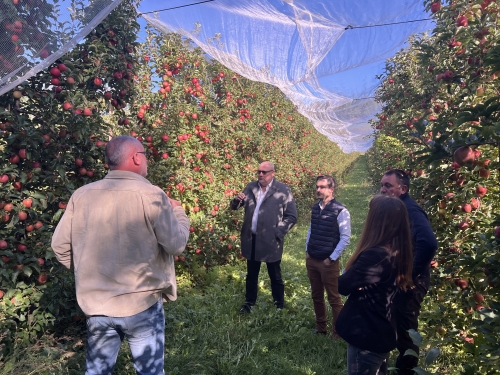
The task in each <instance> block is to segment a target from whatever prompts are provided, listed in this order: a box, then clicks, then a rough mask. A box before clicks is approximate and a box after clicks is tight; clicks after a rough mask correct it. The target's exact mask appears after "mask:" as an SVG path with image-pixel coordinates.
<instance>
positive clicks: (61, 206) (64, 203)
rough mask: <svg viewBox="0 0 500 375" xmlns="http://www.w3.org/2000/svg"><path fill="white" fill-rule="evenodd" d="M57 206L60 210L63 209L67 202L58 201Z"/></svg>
mask: <svg viewBox="0 0 500 375" xmlns="http://www.w3.org/2000/svg"><path fill="white" fill-rule="evenodd" d="M58 206H59V208H60V209H61V210H65V209H66V207H67V206H68V204H67V203H66V202H59V205H58Z"/></svg>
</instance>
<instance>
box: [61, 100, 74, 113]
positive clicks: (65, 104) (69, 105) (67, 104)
mask: <svg viewBox="0 0 500 375" xmlns="http://www.w3.org/2000/svg"><path fill="white" fill-rule="evenodd" d="M71 108H73V104H71V103H70V102H65V103H64V104H63V109H64V110H65V111H69V110H70V109H71Z"/></svg>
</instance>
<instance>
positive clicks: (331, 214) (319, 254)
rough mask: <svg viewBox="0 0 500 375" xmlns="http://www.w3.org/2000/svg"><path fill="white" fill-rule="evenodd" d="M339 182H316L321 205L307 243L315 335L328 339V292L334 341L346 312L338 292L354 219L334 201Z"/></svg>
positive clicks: (325, 178)
mask: <svg viewBox="0 0 500 375" xmlns="http://www.w3.org/2000/svg"><path fill="white" fill-rule="evenodd" d="M334 193H335V180H334V178H333V177H332V176H328V175H324V176H318V177H317V178H316V195H317V197H318V199H319V200H318V202H316V203H315V204H314V206H313V208H312V214H311V224H310V227H309V232H308V233H307V239H306V268H307V276H308V277H309V281H310V282H311V296H312V300H313V305H314V313H315V315H316V328H315V329H314V330H313V332H314V333H319V334H323V335H326V333H327V329H326V326H327V323H328V318H327V316H326V305H325V291H326V295H327V298H328V303H329V304H330V306H331V308H332V337H333V338H335V339H338V338H340V337H339V336H338V335H337V332H336V331H335V322H336V321H337V317H338V316H339V314H340V310H341V309H342V306H343V305H342V299H341V298H340V294H339V291H338V279H339V276H340V264H339V263H340V256H341V255H342V253H343V252H344V250H345V249H346V248H347V246H348V245H349V242H350V239H351V216H350V214H349V211H347V208H345V207H344V206H343V205H342V203H340V202H339V201H337V200H336V199H335V197H334Z"/></svg>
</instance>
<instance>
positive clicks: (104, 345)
mask: <svg viewBox="0 0 500 375" xmlns="http://www.w3.org/2000/svg"><path fill="white" fill-rule="evenodd" d="M124 338H125V339H126V340H127V342H128V345H129V347H130V351H131V352H132V360H133V362H134V368H135V370H136V372H137V374H140V375H159V374H164V352H165V350H164V347H165V315H164V311H163V303H162V301H161V300H159V301H158V302H157V303H155V304H154V305H153V306H151V307H150V308H148V309H147V310H145V311H143V312H140V313H138V314H136V315H132V316H127V317H122V318H115V317H109V316H103V315H95V316H90V317H88V318H87V372H86V373H85V375H108V374H109V375H111V374H112V373H113V367H114V366H115V363H116V358H117V357H118V351H119V350H120V345H121V343H122V341H123V339H124Z"/></svg>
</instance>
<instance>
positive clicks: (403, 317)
mask: <svg viewBox="0 0 500 375" xmlns="http://www.w3.org/2000/svg"><path fill="white" fill-rule="evenodd" d="M409 188H410V178H409V176H408V175H407V174H406V173H405V172H404V171H402V170H400V169H391V170H389V171H387V172H386V173H385V174H384V176H383V177H382V181H381V182H380V194H384V195H391V196H393V197H399V198H400V199H401V200H402V201H403V203H404V204H405V206H406V209H407V210H408V217H409V219H410V229H411V236H412V242H413V284H414V288H413V289H410V290H408V291H406V292H404V291H398V293H397V294H396V296H395V297H394V306H395V308H396V309H395V312H396V319H397V337H398V341H397V348H398V351H399V356H398V358H397V360H396V367H397V368H398V375H413V374H414V371H413V370H412V369H413V368H414V367H416V366H417V364H418V358H417V357H414V356H413V355H404V354H405V352H406V350H408V349H412V350H414V351H415V352H416V353H417V354H418V349H419V348H418V346H416V345H415V344H413V341H412V339H411V337H410V335H409V333H408V330H409V329H414V330H418V316H419V315H420V306H421V304H422V301H423V300H424V297H425V295H426V294H427V291H428V290H429V284H430V277H431V276H430V263H431V261H432V258H433V257H434V255H435V254H436V250H437V241H436V236H435V235H434V232H433V230H432V228H431V225H430V223H429V219H428V217H427V214H426V213H425V212H424V210H423V209H422V207H420V206H419V205H418V204H417V202H415V201H414V200H413V199H412V198H411V197H410V196H409V194H408V190H409Z"/></svg>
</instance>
